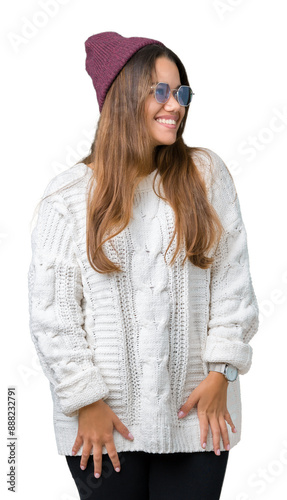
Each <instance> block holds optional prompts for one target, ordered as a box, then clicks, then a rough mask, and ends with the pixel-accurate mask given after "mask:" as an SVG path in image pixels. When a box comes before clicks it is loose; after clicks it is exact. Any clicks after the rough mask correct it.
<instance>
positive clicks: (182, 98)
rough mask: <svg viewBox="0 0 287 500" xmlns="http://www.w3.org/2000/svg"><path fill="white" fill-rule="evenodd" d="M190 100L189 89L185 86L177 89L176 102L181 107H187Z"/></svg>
mask: <svg viewBox="0 0 287 500" xmlns="http://www.w3.org/2000/svg"><path fill="white" fill-rule="evenodd" d="M191 99H192V91H191V88H190V87H188V86H187V85H182V86H181V87H180V88H179V89H178V102H179V104H180V105H181V106H188V104H189V103H190V101H191Z"/></svg>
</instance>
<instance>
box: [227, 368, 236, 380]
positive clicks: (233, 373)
mask: <svg viewBox="0 0 287 500" xmlns="http://www.w3.org/2000/svg"><path fill="white" fill-rule="evenodd" d="M237 373H238V372H237V368H235V366H228V367H227V369H226V375H227V378H228V380H230V382H233V381H234V380H235V379H236V377H237Z"/></svg>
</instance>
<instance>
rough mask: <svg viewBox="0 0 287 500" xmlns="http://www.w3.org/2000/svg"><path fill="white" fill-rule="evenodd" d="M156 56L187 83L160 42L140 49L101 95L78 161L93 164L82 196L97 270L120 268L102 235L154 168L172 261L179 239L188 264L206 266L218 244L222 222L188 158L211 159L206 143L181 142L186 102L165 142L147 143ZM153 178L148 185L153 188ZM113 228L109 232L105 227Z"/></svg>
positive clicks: (126, 213)
mask: <svg viewBox="0 0 287 500" xmlns="http://www.w3.org/2000/svg"><path fill="white" fill-rule="evenodd" d="M158 57H167V58H168V59H170V60H171V61H173V62H174V63H175V64H176V66H177V68H178V71H179V75H180V82H181V84H182V85H189V81H188V77H187V74H186V70H185V68H184V66H183V64H182V62H181V61H180V59H179V58H178V56H177V55H176V54H175V53H174V52H172V51H171V50H170V49H168V48H166V47H162V46H160V45H156V44H152V45H147V46H145V47H143V48H142V49H140V50H139V51H138V52H136V54H134V55H133V57H132V58H131V59H130V60H129V61H128V63H127V64H126V65H125V66H124V68H123V69H122V71H121V72H120V73H119V75H118V76H117V78H116V79H115V80H114V82H113V84H112V85H111V87H110V89H109V90H108V93H107V95H106V98H105V102H104V105H103V108H102V112H101V115H100V118H99V121H98V125H97V129H96V133H95V138H94V141H93V143H92V145H91V150H90V153H89V155H88V156H86V157H84V158H83V159H82V160H80V161H79V162H78V163H85V164H86V165H90V164H92V166H93V168H92V176H91V178H90V184H89V192H88V200H87V219H86V222H87V225H86V227H87V231H86V246H87V256H88V260H89V263H90V265H91V266H92V268H93V269H94V270H95V271H97V272H99V273H111V272H114V271H121V268H120V266H118V265H116V264H115V263H114V262H112V261H111V260H110V259H109V258H108V257H107V256H106V254H105V253H104V249H103V245H104V243H105V242H106V241H108V240H110V239H112V238H113V237H114V236H116V235H117V234H119V233H120V232H121V231H123V230H124V229H125V227H126V226H127V225H128V223H129V220H130V217H131V213H132V207H133V199H134V193H135V189H136V187H137V185H138V184H139V182H140V181H141V180H142V179H143V178H144V177H145V176H146V175H148V174H150V173H151V172H152V171H153V170H155V169H157V172H156V175H155V178H154V184H155V179H156V177H157V175H158V173H159V174H160V182H159V188H160V187H161V185H162V187H163V189H164V194H165V197H163V196H162V195H161V194H160V193H156V194H157V195H158V196H159V197H160V198H161V199H163V200H165V201H166V202H168V203H169V204H170V206H171V207H172V208H173V210H174V213H175V228H174V232H173V236H172V238H171V241H170V243H169V245H168V247H167V249H166V252H165V256H164V257H166V253H167V251H168V249H169V248H170V245H171V244H172V241H173V239H174V238H175V235H176V234H177V244H176V249H175V252H174V255H173V258H172V260H171V262H170V264H169V265H172V264H173V263H174V261H175V259H176V256H177V254H178V252H179V250H180V246H181V243H182V241H183V242H184V244H185V250H186V255H185V258H184V260H183V262H182V265H183V264H184V262H185V261H186V259H187V258H188V259H189V260H190V262H191V263H192V264H194V265H195V266H198V267H200V268H202V269H207V268H208V267H210V266H211V264H212V263H213V261H214V257H212V256H211V254H210V256H207V253H209V252H210V251H211V249H213V247H214V245H217V244H218V243H219V240H220V238H221V235H222V232H223V226H222V224H221V221H220V219H219V217H218V214H217V212H216V210H215V209H214V207H213V206H212V204H211V203H210V202H209V201H208V197H207V188H206V185H205V182H204V179H203V177H202V175H201V174H200V170H199V169H198V166H197V164H196V161H195V159H196V158H197V159H199V157H200V155H198V153H200V154H204V155H206V156H208V157H209V160H210V161H211V162H212V158H211V157H210V155H209V154H208V152H207V151H206V150H205V149H202V148H198V147H189V146H187V145H186V144H185V143H184V141H183V138H182V134H183V131H184V128H185V123H186V119H187V116H188V110H189V108H188V107H187V108H186V112H185V115H184V117H183V119H182V122H181V124H180V127H179V129H178V132H177V138H176V141H175V143H174V144H172V145H168V146H165V145H160V146H157V147H155V148H152V146H151V138H150V136H149V135H148V132H147V127H146V122H145V112H144V110H145V100H146V97H147V95H148V93H149V91H150V86H151V75H152V70H154V68H155V62H156V59H157V58H158ZM154 184H153V188H154ZM112 230H114V233H112Z"/></svg>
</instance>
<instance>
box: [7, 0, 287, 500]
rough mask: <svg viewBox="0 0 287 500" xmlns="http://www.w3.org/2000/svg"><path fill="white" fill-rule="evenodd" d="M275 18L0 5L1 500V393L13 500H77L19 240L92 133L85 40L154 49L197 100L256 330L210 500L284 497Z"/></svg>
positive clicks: (278, 30) (194, 129)
mask: <svg viewBox="0 0 287 500" xmlns="http://www.w3.org/2000/svg"><path fill="white" fill-rule="evenodd" d="M286 13H287V11H286V2H285V1H284V0H273V1H272V2H271V1H268V0H263V1H262V0H241V1H240V0H222V1H211V0H210V1H208V0H202V1H196V0H189V1H184V0H181V1H180V0H179V1H173V2H169V1H166V0H164V1H152V2H143V1H141V2H135V0H133V1H127V0H120V1H110V2H105V1H101V2H97V1H95V0H94V1H92V0H86V1H83V2H80V1H76V0H70V1H68V0H65V1H64V0H61V1H60V0H49V1H48V0H42V1H41V0H38V1H31V0H30V1H28V0H21V1H20V0H17V1H16V0H14V1H13V2H9V3H8V2H6V4H5V12H3V9H2V15H1V27H2V33H1V34H2V37H1V38H2V46H1V61H2V64H1V66H2V68H1V69H2V71H1V74H2V77H1V85H2V90H1V118H2V132H1V136H2V137H1V138H2V148H1V192H0V199H1V212H0V265H1V310H2V312H1V333H2V349H1V352H2V356H1V372H2V375H1V398H0V404H1V415H2V420H1V457H0V476H1V477H0V481H1V491H0V494H1V498H5V499H6V498H12V496H13V494H12V493H9V492H8V491H7V484H6V479H7V476H6V474H7V473H8V448H7V442H8V441H7V435H8V434H7V388H8V386H16V388H17V405H18V406H17V425H18V427H17V436H18V441H17V496H18V498H20V499H29V500H39V499H40V498H41V500H51V499H53V500H73V499H74V500H76V499H77V498H78V492H77V490H76V486H75V484H74V481H73V479H72V476H71V474H70V471H69V469H68V467H67V464H66V461H65V458H64V456H60V455H58V454H57V450H56V441H55V438H54V429H53V421H52V399H51V396H50V389H49V385H48V380H47V379H46V378H45V376H44V375H43V373H42V370H41V367H40V366H39V363H38V359H37V356H36V353H35V349H34V345H33V343H32V340H31V338H30V332H29V325H28V297H27V272H28V266H29V263H30V258H31V248H30V233H31V228H32V218H33V213H34V210H35V207H36V204H37V203H38V202H39V200H40V197H41V196H42V194H43V190H44V188H45V187H46V185H47V183H48V181H49V180H50V179H51V178H52V177H54V176H55V175H57V174H58V173H59V172H61V171H63V170H65V169H66V168H68V167H69V166H71V165H73V164H74V163H76V162H77V161H78V160H79V159H80V158H82V157H83V156H84V155H85V154H86V153H87V152H88V149H89V146H90V143H91V140H92V138H93V135H94V130H95V126H96V123H97V120H98V117H99V114H98V104H97V100H96V94H95V91H94V88H93V85H92V81H91V79H90V77H89V75H88V74H87V73H86V71H85V50H84V42H85V40H86V39H87V38H88V37H89V36H91V35H92V34H95V33H99V32H102V31H117V32H119V33H120V34H121V35H123V36H127V37H130V36H143V37H149V38H155V39H158V40H160V41H162V42H163V43H164V44H165V45H167V46H168V47H169V48H171V49H172V50H173V51H174V52H176V53H177V54H178V55H179V57H180V58H181V59H182V61H183V63H184V64H185V66H186V69H187V73H188V75H189V79H190V83H191V86H192V88H193V91H194V92H195V96H194V100H193V102H192V104H191V109H190V112H189V119H188V125H187V128H186V131H185V135H184V137H185V141H186V143H187V144H188V145H190V146H203V147H208V148H210V149H212V150H214V151H215V152H216V153H217V154H219V155H220V156H221V157H222V159H223V160H224V161H225V163H226V164H227V166H228V167H229V169H230V171H231V173H232V174H233V178H234V181H235V184H236V187H237V191H238V194H239V199H240V203H241V209H242V214H243V219H244V221H245V226H246V229H247V234H248V246H249V255H250V265H251V272H252V278H253V284H254V288H255V292H256V295H257V298H258V302H259V306H260V320H261V324H260V329H259V332H258V333H257V334H256V335H255V337H254V338H253V339H252V341H251V346H252V347H253V351H254V352H253V363H252V367H251V369H250V371H249V372H248V374H246V375H245V376H241V379H240V380H241V390H242V406H243V425H242V438H241V441H240V443H239V444H238V445H236V446H235V447H234V448H233V449H232V450H231V452H230V456H229V463H228V468H227V472H226V476H225V481H224V485H223V491H222V495H221V500H251V499H252V500H255V499H256V500H257V499H260V500H267V499H268V500H269V499H270V498H274V499H276V500H283V499H286V486H287V485H286V477H287V430H286V383H285V381H286V334H287V329H286V319H285V318H286V315H285V316H284V312H285V313H286V295H287V259H286V254H287V248H286V215H287V212H286V177H287V176H286V168H287V162H286V137H287V97H286V94H287V76H286V46H287V36H286ZM3 139H4V140H3ZM3 347H4V350H3ZM188 498H190V499H191V498H193V497H192V495H190V496H188V495H187V496H186V499H188ZM202 500H204V499H202Z"/></svg>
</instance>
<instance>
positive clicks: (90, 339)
mask: <svg viewBox="0 0 287 500" xmlns="http://www.w3.org/2000/svg"><path fill="white" fill-rule="evenodd" d="M207 151H209V153H210V154H211V155H212V158H213V165H209V163H208V162H207V160H205V159H204V158H203V157H202V164H201V166H200V165H199V168H200V169H201V171H202V173H203V175H204V178H205V182H206V185H207V188H208V196H209V199H210V200H211V202H212V204H213V206H214V207H215V209H216V211H217V213H218V215H219V216H220V218H221V221H222V223H223V226H224V228H225V230H226V232H225V233H224V235H223V236H222V238H221V241H220V244H219V246H218V248H217V250H216V258H215V262H214V264H213V266H212V268H211V269H207V270H203V269H199V268H198V267H196V266H194V265H193V264H191V263H190V261H189V260H188V259H187V260H186V262H185V265H184V266H183V267H182V266H181V262H182V260H183V258H184V255H185V251H184V248H183V247H181V253H180V254H179V256H178V257H177V259H176V262H175V264H174V265H173V266H172V267H170V266H168V265H167V264H166V263H165V261H164V253H165V250H166V248H167V246H168V243H169V241H170V239H171V236H172V233H173V229H174V212H173V210H172V208H171V206H170V205H169V204H168V203H167V202H165V201H163V200H161V199H160V198H159V197H158V196H157V195H156V194H155V192H154V191H153V189H152V181H153V178H154V176H155V172H156V171H154V172H152V173H151V174H150V175H149V176H147V177H146V178H145V179H143V180H142V181H141V183H140V184H139V186H138V188H137V190H136V194H135V198H134V205H133V214H132V218H131V220H130V222H129V225H128V226H127V228H126V229H125V230H124V231H122V232H121V233H120V234H119V235H118V236H116V237H115V238H113V239H112V242H113V245H111V243H110V242H108V243H105V245H104V249H105V253H106V254H107V255H108V257H109V258H110V259H111V260H112V261H113V262H116V263H119V264H120V266H121V268H122V270H123V272H122V273H111V274H108V275H107V274H101V273H98V272H96V271H94V270H93V269H92V267H91V266H90V264H89V262H88V259H87V253H86V195H87V187H88V180H89V179H90V177H91V172H92V171H91V169H90V168H89V167H87V166H86V165H85V164H84V163H80V164H78V165H74V166H73V167H70V168H68V169H67V170H66V171H65V172H62V173H60V174H58V175H56V176H55V177H54V178H53V179H52V180H51V181H50V183H49V184H48V186H47V188H46V189H45V192H44V195H47V194H49V193H52V192H55V191H56V190H57V189H58V188H60V187H62V186H66V185H68V184H69V186H68V187H67V188H66V189H64V190H62V191H60V193H58V194H55V195H53V196H51V197H49V198H47V200H44V201H43V202H42V203H41V205H40V210H39V214H38V219H37V224H36V226H35V227H34V229H33V231H32V236H31V242H32V260H31V263H30V267H29V272H28V287H29V314H30V331H31V336H32V339H33V342H34V344H35V348H36V351H37V354H38V356H39V360H40V362H41V366H42V368H43V371H44V373H45V375H46V376H47V377H48V379H49V381H50V389H51V394H52V398H53V408H54V429H55V437H56V443H57V448H58V453H59V454H60V455H71V454H72V446H73V444H74V441H75V439H76V435H77V430H78V410H79V408H81V407H83V406H86V405H88V404H90V403H92V402H94V401H97V400H98V399H100V398H103V399H104V400H105V402H106V403H107V404H109V406H110V407H111V408H112V410H113V411H114V412H115V413H116V414H117V416H118V417H119V418H120V419H121V420H122V422H123V423H124V424H125V425H126V426H127V427H128V429H129V430H130V431H131V433H132V434H133V436H134V440H133V441H129V440H127V439H125V438H124V437H122V436H121V434H120V433H119V432H118V431H116V430H115V429H114V441H115V446H116V449H117V451H118V452H120V451H128V450H130V451H133V450H134V451H135V450H143V451H146V452H150V453H173V452H194V451H204V450H203V449H202V447H201V443H200V428H199V420H198V416H197V408H196V407H194V408H193V409H192V410H191V411H190V413H189V414H188V416H186V417H184V418H183V419H181V420H179V419H178V417H177V413H178V411H179V409H180V407H181V406H182V405H183V404H184V403H185V401H186V400H187V398H188V396H189V394H190V393H191V391H192V390H193V389H195V388H196V387H197V386H198V384H199V383H200V382H201V381H202V380H203V379H204V378H205V377H206V376H207V374H208V366H209V365H208V363H209V362H226V363H230V364H232V365H234V366H236V367H237V368H238V370H239V374H241V375H243V374H245V373H247V371H248V370H249V368H250V366H251V359H252V348H251V346H250V345H249V341H250V339H251V338H252V337H253V335H254V334H255V333H256V332H257V330H258V316H259V311H258V304H257V299H256V296H255V294H254V289H253V285H252V279H251V275H250V268H249V256H248V249H247V236H246V230H245V226H244V223H243V221H242V216H241V211H240V205H239V200H238V197H237V199H235V194H236V191H235V188H234V185H233V183H232V181H231V179H230V177H229V174H228V171H227V169H226V166H225V164H224V162H223V161H222V160H221V159H220V158H219V157H218V156H217V155H216V154H215V153H214V152H212V151H210V150H207ZM76 180H78V182H76V183H75V182H72V183H71V181H76ZM157 185H158V179H157V181H156V188H157ZM162 192H163V191H162ZM175 245H176V238H175V240H174V242H173V244H172V245H171V248H170V249H169V252H168V253H167V262H170V260H171V258H172V256H173V253H174V249H175ZM113 246H114V248H113ZM239 378H240V377H238V378H237V380H236V381H235V382H230V383H229V384H228V392H227V408H228V410H229V412H230V414H231V417H232V420H233V422H234V424H235V426H236V428H237V433H232V432H231V428H230V427H229V425H228V424H227V428H228V433H229V439H230V447H231V448H232V447H233V446H235V445H236V444H237V443H238V442H239V440H240V438H241V395H240V383H239ZM220 442H221V444H220V449H221V450H222V451H223V450H224V449H225V448H224V446H223V442H222V439H221V440H220ZM206 450H207V451H212V450H213V442H212V433H211V429H210V428H209V431H208V439H207V446H206ZM91 453H92V452H91ZM103 453H107V450H106V447H105V446H103ZM81 454H82V447H81V449H80V450H79V451H78V453H77V455H81Z"/></svg>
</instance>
